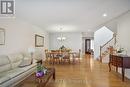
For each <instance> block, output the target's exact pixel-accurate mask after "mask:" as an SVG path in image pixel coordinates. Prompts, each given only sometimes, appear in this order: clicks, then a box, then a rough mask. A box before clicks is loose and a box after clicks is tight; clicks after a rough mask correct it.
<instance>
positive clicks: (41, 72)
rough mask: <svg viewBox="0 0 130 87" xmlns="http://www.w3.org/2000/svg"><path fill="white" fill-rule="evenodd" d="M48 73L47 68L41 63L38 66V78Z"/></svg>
mask: <svg viewBox="0 0 130 87" xmlns="http://www.w3.org/2000/svg"><path fill="white" fill-rule="evenodd" d="M46 73H47V68H45V67H44V66H43V65H42V64H41V63H38V64H37V72H36V77H42V76H44V75H45V74H46Z"/></svg>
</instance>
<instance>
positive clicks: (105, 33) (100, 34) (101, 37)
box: [94, 27, 113, 59]
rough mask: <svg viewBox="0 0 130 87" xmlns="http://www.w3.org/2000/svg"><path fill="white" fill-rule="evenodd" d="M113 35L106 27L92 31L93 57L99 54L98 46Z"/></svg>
mask: <svg viewBox="0 0 130 87" xmlns="http://www.w3.org/2000/svg"><path fill="white" fill-rule="evenodd" d="M112 37H113V32H112V31H110V30H109V29H108V28H106V27H102V28H101V29H99V30H97V31H96V32H95V33H94V58H95V59H97V58H99V56H100V46H102V45H103V44H105V43H106V42H107V41H109V40H110V39H111V38H112Z"/></svg>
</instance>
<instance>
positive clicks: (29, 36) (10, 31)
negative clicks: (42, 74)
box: [0, 18, 49, 55]
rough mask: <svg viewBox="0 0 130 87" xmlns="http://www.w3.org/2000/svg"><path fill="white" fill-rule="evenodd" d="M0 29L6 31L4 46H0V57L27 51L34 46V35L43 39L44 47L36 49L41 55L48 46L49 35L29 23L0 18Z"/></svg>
mask: <svg viewBox="0 0 130 87" xmlns="http://www.w3.org/2000/svg"><path fill="white" fill-rule="evenodd" d="M0 28H4V29H5V31H6V36H5V45H0V55H4V54H5V55H6V54H11V53H17V52H23V51H27V50H28V48H29V47H32V46H33V47H34V46H35V43H34V42H35V34H39V35H42V36H44V37H45V43H44V44H45V45H44V47H41V48H36V51H40V52H41V53H42V54H43V51H44V48H48V46H49V35H48V33H47V32H46V31H44V30H42V29H41V28H39V27H36V26H34V25H31V24H29V23H26V22H23V21H19V20H16V19H15V18H12V19H11V18H3V19H2V18H1V19H0Z"/></svg>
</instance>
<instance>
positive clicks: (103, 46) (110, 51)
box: [100, 33, 117, 62]
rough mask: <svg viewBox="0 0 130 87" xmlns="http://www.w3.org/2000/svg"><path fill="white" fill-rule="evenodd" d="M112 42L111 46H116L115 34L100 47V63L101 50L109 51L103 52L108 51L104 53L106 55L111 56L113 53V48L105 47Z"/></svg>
mask: <svg viewBox="0 0 130 87" xmlns="http://www.w3.org/2000/svg"><path fill="white" fill-rule="evenodd" d="M113 40H114V43H113V46H115V45H116V42H117V41H116V34H115V33H114V34H113V37H112V38H111V39H110V40H109V41H107V42H106V43H105V44H103V45H102V46H100V62H102V58H103V57H102V53H103V52H102V51H103V48H105V47H106V48H107V49H109V50H105V51H104V52H106V51H108V52H106V53H108V54H113V52H114V48H113V46H107V45H109V43H111V41H113ZM104 55H105V53H104ZM106 55H107V54H106Z"/></svg>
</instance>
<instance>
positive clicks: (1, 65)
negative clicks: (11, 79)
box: [0, 55, 11, 73]
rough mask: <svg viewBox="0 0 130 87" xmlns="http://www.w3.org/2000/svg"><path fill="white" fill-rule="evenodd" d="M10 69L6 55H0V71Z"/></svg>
mask: <svg viewBox="0 0 130 87" xmlns="http://www.w3.org/2000/svg"><path fill="white" fill-rule="evenodd" d="M10 69H11V64H10V61H9V58H8V57H7V56H4V55H2V56H0V73H1V72H5V71H8V70H10Z"/></svg>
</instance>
